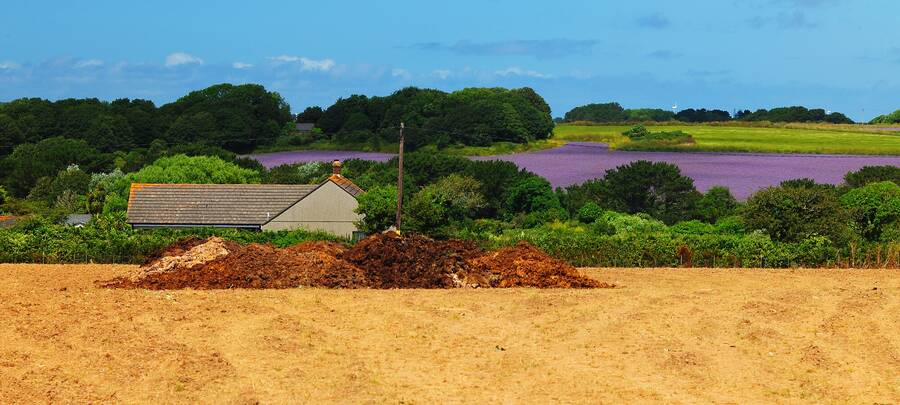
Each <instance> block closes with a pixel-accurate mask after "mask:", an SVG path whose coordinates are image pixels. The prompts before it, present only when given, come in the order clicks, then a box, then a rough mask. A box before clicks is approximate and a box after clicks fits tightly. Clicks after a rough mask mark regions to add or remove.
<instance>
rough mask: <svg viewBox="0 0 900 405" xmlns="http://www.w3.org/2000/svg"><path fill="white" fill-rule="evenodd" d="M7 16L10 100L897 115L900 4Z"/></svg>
mask: <svg viewBox="0 0 900 405" xmlns="http://www.w3.org/2000/svg"><path fill="white" fill-rule="evenodd" d="M2 8H3V12H2V14H0V101H8V100H11V99H15V98H19V97H44V98H49V99H59V98H67V97H98V98H101V99H107V100H111V99H115V98H120V97H129V98H147V99H151V100H153V101H155V102H157V103H160V104H161V103H165V102H170V101H173V100H175V99H177V98H178V97H180V96H182V95H184V94H186V93H187V92H188V91H190V90H195V89H200V88H203V87H206V86H208V85H211V84H215V83H221V82H231V83H260V84H263V85H265V86H266V87H267V88H269V89H271V90H275V91H278V92H279V93H281V94H282V95H283V96H284V97H285V99H287V101H288V102H289V103H290V104H291V107H292V109H293V110H294V111H295V112H297V111H299V110H302V108H303V107H305V106H308V105H323V106H327V105H330V104H331V103H332V102H334V100H335V99H337V98H338V97H341V96H347V95H350V94H354V93H360V94H368V95H386V94H389V93H391V92H392V91H394V90H396V89H398V88H401V87H405V86H410V85H414V86H420V87H432V88H439V89H442V90H455V89H459V88H463V87H470V86H504V87H520V86H530V87H533V88H534V89H536V90H537V91H538V92H539V93H540V94H542V95H543V96H544V97H545V98H546V99H547V101H548V102H549V103H550V105H551V107H552V108H553V114H554V116H561V115H562V114H564V113H565V112H566V111H567V110H568V109H570V108H572V107H574V106H577V105H582V104H586V103H589V102H606V101H618V102H620V103H622V105H624V106H625V107H627V108H637V107H659V108H666V109H668V108H671V107H672V106H673V105H675V104H677V105H678V106H679V108H688V107H698V108H699V107H707V108H723V109H727V110H734V109H738V108H740V109H743V108H749V109H756V108H771V107H773V106H782V105H806V106H809V107H822V108H826V109H829V110H833V111H841V112H844V113H846V114H847V115H849V116H851V117H852V118H854V119H857V120H862V119H869V118H871V117H873V116H875V115H879V114H883V113H886V112H890V111H893V110H895V109H897V108H900V74H898V72H900V23H898V19H897V18H898V17H897V16H900V2H898V1H896V0H857V1H850V0H743V1H736V0H734V1H732V0H718V1H712V0H695V1H680V2H675V1H628V2H625V1H600V0H597V1H554V2H549V1H540V2H538V1H526V0H518V1H506V0H482V1H459V0H457V1H452V2H440V3H436V2H426V1H390V0H383V1H342V2H338V1H330V2H329V1H316V2H312V1H265V0H260V1H254V2H250V1H231V0H226V1H215V2H213V1H190V0H180V1H168V0H164V1H160V0H157V1H152V2H150V1H141V2H138V1H122V0H120V1H109V0H96V1H83V2H81V1H78V2H76V1H40V0H28V1H25V0H6V1H4V5H3V7H2Z"/></svg>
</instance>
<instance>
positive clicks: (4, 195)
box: [0, 186, 9, 205]
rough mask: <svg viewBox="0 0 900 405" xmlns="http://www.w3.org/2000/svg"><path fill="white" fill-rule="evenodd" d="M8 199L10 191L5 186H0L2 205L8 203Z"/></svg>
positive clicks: (0, 203) (0, 201) (0, 202)
mask: <svg viewBox="0 0 900 405" xmlns="http://www.w3.org/2000/svg"><path fill="white" fill-rule="evenodd" d="M7 200H9V193H7V192H6V189H5V188H3V186H0V205H3V204H6V201H7Z"/></svg>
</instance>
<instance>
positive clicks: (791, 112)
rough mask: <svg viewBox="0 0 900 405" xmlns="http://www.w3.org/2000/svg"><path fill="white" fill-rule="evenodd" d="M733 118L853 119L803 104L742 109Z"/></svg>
mask: <svg viewBox="0 0 900 405" xmlns="http://www.w3.org/2000/svg"><path fill="white" fill-rule="evenodd" d="M735 118H738V119H740V120H743V121H770V122H828V123H833V124H852V123H853V120H851V119H850V118H847V116H846V115H844V114H841V113H839V112H832V113H829V112H827V111H825V110H824V109H822V108H813V109H808V108H806V107H803V106H793V107H778V108H773V109H771V110H766V109H759V110H756V111H754V112H752V113H751V112H750V111H742V112H741V113H740V116H739V117H735Z"/></svg>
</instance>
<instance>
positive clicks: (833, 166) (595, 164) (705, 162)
mask: <svg viewBox="0 0 900 405" xmlns="http://www.w3.org/2000/svg"><path fill="white" fill-rule="evenodd" d="M392 156H393V155H391V154H387V153H366V152H328V151H301V152H279V153H271V154H262V155H255V156H251V157H254V158H255V159H257V160H259V161H260V162H261V163H262V164H263V165H265V166H266V167H273V166H277V165H279V164H284V163H295V162H311V161H331V160H333V159H350V158H358V159H370V160H378V161H386V160H388V159H390V158H391V157H392ZM472 159H474V160H491V159H500V160H506V161H510V162H513V163H515V164H516V165H518V166H519V167H521V168H524V169H528V170H530V171H532V172H534V173H537V174H538V175H540V176H542V177H544V178H546V179H547V180H549V181H550V183H551V184H553V186H554V187H562V186H568V185H572V184H578V183H582V182H584V181H585V180H590V179H595V178H598V177H602V176H603V174H604V173H605V172H606V170H609V169H613V168H615V167H617V166H621V165H624V164H626V163H629V162H632V161H635V160H650V161H656V162H669V163H673V164H675V165H678V167H680V168H681V171H682V173H683V174H684V175H686V176H688V177H691V178H693V179H694V183H695V184H696V186H697V188H698V189H699V190H701V191H706V190H708V189H709V188H710V187H712V186H718V185H721V186H726V187H728V188H729V189H731V192H732V193H733V194H734V196H735V197H736V198H738V199H740V200H744V199H746V198H747V197H749V196H750V194H752V193H753V192H754V191H756V190H759V189H761V188H764V187H768V186H772V185H777V184H778V183H780V182H782V181H784V180H790V179H796V178H802V177H808V178H811V179H815V180H816V181H818V182H821V183H832V184H839V183H840V182H841V181H842V180H843V178H844V174H845V173H847V172H849V171H853V170H857V169H859V168H861V167H863V166H873V165H895V166H900V156H857V155H806V154H775V153H708V152H697V153H694V152H690V153H689V152H627V151H614V150H610V149H609V148H607V146H606V145H605V144H602V143H591V142H572V143H569V144H566V145H564V146H562V147H559V148H556V149H549V150H543V151H539V152H528V153H518V154H512V155H500V156H478V157H473V158H472Z"/></svg>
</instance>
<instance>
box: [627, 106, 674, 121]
mask: <svg viewBox="0 0 900 405" xmlns="http://www.w3.org/2000/svg"><path fill="white" fill-rule="evenodd" d="M625 113H626V114H628V121H631V122H647V121H655V122H665V121H672V120H674V119H675V113H674V112H672V111H666V110H663V109H659V108H638V109H628V110H625Z"/></svg>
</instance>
